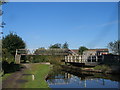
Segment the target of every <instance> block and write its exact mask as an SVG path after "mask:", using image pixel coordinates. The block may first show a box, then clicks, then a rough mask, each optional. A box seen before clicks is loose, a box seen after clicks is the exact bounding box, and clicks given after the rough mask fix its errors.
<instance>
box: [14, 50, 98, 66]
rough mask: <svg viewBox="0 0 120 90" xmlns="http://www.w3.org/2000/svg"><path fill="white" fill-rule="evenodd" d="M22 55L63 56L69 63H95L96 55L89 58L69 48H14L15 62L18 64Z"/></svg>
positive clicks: (96, 62) (96, 61)
mask: <svg viewBox="0 0 120 90" xmlns="http://www.w3.org/2000/svg"><path fill="white" fill-rule="evenodd" d="M22 55H46V56H49V55H51V56H64V58H63V61H64V62H65V63H70V64H85V65H97V64H98V57H97V56H94V57H93V56H91V58H90V60H88V59H86V58H84V57H83V56H82V55H79V54H76V53H75V52H73V51H72V50H70V49H43V48H42V49H16V55H15V62H16V64H20V59H21V56H22Z"/></svg>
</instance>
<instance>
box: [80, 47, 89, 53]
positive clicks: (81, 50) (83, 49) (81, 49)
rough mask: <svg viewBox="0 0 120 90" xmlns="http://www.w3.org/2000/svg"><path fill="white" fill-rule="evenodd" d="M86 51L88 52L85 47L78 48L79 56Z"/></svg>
mask: <svg viewBox="0 0 120 90" xmlns="http://www.w3.org/2000/svg"><path fill="white" fill-rule="evenodd" d="M86 50H88V48H86V47H85V46H81V47H80V48H79V54H81V55H82V54H83V52H84V51H86Z"/></svg>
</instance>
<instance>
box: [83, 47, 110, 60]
mask: <svg viewBox="0 0 120 90" xmlns="http://www.w3.org/2000/svg"><path fill="white" fill-rule="evenodd" d="M108 53H109V51H108V49H88V50H86V51H84V52H83V55H82V58H83V59H84V60H87V61H88V62H90V61H91V60H92V62H94V61H98V60H99V59H102V57H101V56H102V55H106V54H108Z"/></svg>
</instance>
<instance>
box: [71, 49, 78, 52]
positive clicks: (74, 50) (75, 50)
mask: <svg viewBox="0 0 120 90" xmlns="http://www.w3.org/2000/svg"><path fill="white" fill-rule="evenodd" d="M71 50H72V51H73V52H75V53H78V52H79V50H78V49H71Z"/></svg>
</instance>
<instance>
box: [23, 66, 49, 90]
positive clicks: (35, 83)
mask: <svg viewBox="0 0 120 90" xmlns="http://www.w3.org/2000/svg"><path fill="white" fill-rule="evenodd" d="M49 71H50V65H45V64H31V66H30V69H29V70H28V69H27V70H26V71H25V74H26V75H24V76H23V79H24V80H27V82H26V83H25V84H23V86H22V87H23V88H49V86H48V84H47V83H46V81H45V77H46V76H47V74H48V72H49ZM32 75H34V77H35V79H34V80H32Z"/></svg>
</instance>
